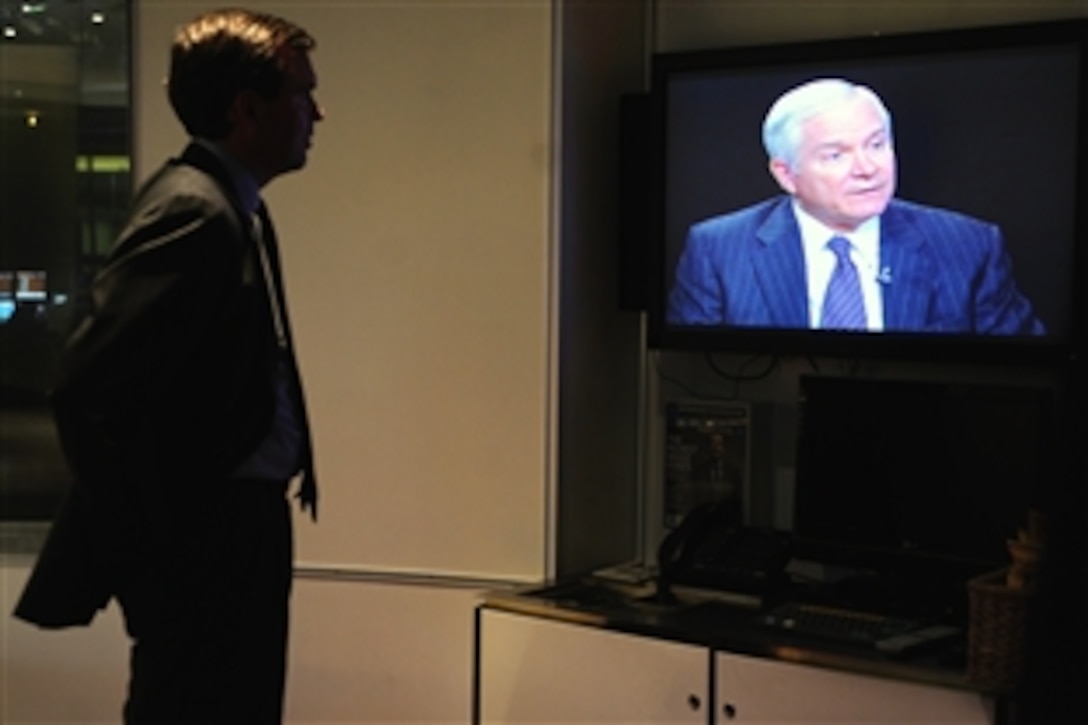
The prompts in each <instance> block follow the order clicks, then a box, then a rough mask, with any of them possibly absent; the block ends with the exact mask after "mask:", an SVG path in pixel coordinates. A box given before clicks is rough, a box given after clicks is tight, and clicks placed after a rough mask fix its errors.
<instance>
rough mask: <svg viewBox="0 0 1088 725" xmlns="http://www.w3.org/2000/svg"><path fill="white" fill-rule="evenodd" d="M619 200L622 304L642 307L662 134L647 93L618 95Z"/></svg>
mask: <svg viewBox="0 0 1088 725" xmlns="http://www.w3.org/2000/svg"><path fill="white" fill-rule="evenodd" d="M619 116H620V117H619V134H618V136H619V154H618V155H619V164H618V170H617V171H618V174H619V183H618V184H617V188H618V193H619V199H618V204H617V208H618V210H619V220H618V221H617V224H616V228H617V230H618V233H617V240H616V242H617V250H616V253H617V257H618V260H619V263H618V265H617V268H618V270H619V280H618V289H619V306H620V309H623V310H634V311H642V310H645V309H646V308H647V304H648V302H649V294H650V286H651V280H650V273H651V270H652V269H653V266H652V260H651V259H650V250H651V249H652V245H651V239H652V235H653V234H654V230H655V229H656V228H657V226H658V225H657V224H656V217H655V211H654V209H655V208H656V205H657V203H658V201H659V194H657V193H656V191H655V189H656V188H657V181H658V173H657V168H658V166H659V164H658V162H657V158H658V154H657V153H656V149H658V147H659V143H660V136H659V134H657V133H656V126H657V116H656V114H655V112H654V102H653V98H652V96H651V95H650V94H649V93H631V94H624V95H622V96H620V104H619Z"/></svg>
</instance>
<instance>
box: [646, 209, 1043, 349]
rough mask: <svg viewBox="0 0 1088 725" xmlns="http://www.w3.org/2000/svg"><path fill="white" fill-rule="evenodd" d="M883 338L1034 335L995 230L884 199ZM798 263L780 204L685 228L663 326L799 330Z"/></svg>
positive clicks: (791, 224) (792, 229) (789, 212)
mask: <svg viewBox="0 0 1088 725" xmlns="http://www.w3.org/2000/svg"><path fill="white" fill-rule="evenodd" d="M880 267H881V269H887V270H889V271H890V272H891V281H890V282H889V283H887V284H885V285H883V293H884V329H885V331H887V332H938V333H959V334H972V333H974V334H991V335H1042V334H1044V332H1045V329H1044V327H1043V323H1042V322H1041V321H1039V320H1038V319H1037V318H1036V316H1035V313H1034V312H1033V310H1032V306H1031V303H1030V302H1029V301H1028V300H1027V299H1026V298H1025V297H1024V296H1023V295H1022V294H1021V293H1020V292H1019V291H1018V290H1017V288H1016V284H1015V281H1014V280H1013V277H1012V267H1011V263H1010V261H1009V257H1008V254H1007V253H1006V252H1005V249H1004V243H1003V241H1002V238H1001V232H1000V230H999V229H998V228H997V227H996V226H995V225H993V224H988V223H985V222H982V221H979V220H977V219H972V218H970V217H967V216H965V215H963V214H958V213H956V212H951V211H946V210H942V209H935V208H932V207H925V206H921V205H919V204H914V203H911V202H906V201H902V200H898V199H893V200H892V201H891V203H890V204H888V207H887V208H886V209H885V210H884V214H883V215H882V217H881V242H880ZM806 284H807V283H806V277H805V260H804V253H803V251H802V249H801V234H800V230H799V229H798V226H797V221H796V219H795V217H794V214H793V209H792V207H791V204H790V198H789V197H788V196H778V197H775V198H772V199H769V200H767V201H764V202H761V203H759V204H755V205H754V206H750V207H747V208H745V209H741V210H739V211H737V212H734V213H731V214H725V215H722V216H717V217H713V218H711V219H708V220H706V221H703V222H699V223H697V224H695V225H694V226H692V228H691V230H690V231H689V233H688V238H687V244H686V246H685V249H684V252H683V254H682V255H681V257H680V261H679V263H678V265H677V268H676V280H675V284H674V286H673V288H672V290H671V291H670V294H669V300H668V311H667V320H668V322H669V323H670V324H677V325H712V326H713V325H737V326H751V327H779V328H807V327H808V326H809V315H808V301H807V297H808V295H807V294H806V289H807V288H806Z"/></svg>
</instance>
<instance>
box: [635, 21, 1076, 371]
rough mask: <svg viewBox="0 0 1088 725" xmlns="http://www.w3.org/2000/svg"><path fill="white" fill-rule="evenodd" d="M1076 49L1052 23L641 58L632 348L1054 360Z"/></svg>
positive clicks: (1068, 25) (1072, 166) (1066, 293)
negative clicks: (648, 112)
mask: <svg viewBox="0 0 1088 725" xmlns="http://www.w3.org/2000/svg"><path fill="white" fill-rule="evenodd" d="M1086 37H1088V23H1086V22H1085V21H1083V20H1070V21H1066V22H1050V23H1039V24H1032V25H1020V26H1015V27H1008V26H1002V27H990V28H979V29H970V30H954V31H942V32H930V33H919V34H910V35H898V36H883V37H881V36H874V37H866V38H855V39H843V40H833V41H820V42H808V43H799V44H786V45H773V46H764V47H749V48H731V49H722V50H716V51H698V52H685V53H672V54H660V55H657V56H655V57H654V62H653V86H652V89H651V97H652V99H653V108H654V112H655V113H656V114H659V115H658V116H657V117H656V119H655V123H654V124H653V126H654V128H655V133H654V135H655V136H657V137H658V140H659V141H660V143H659V144H655V145H654V148H655V149H656V153H657V154H658V155H659V157H658V158H657V159H656V163H655V164H654V167H655V169H656V174H655V175H656V176H658V179H657V181H658V183H657V190H656V193H655V194H654V197H655V198H656V200H657V201H658V202H659V203H658V204H655V209H654V214H653V219H652V227H653V229H654V231H653V233H652V244H651V247H652V249H651V254H650V255H649V257H650V270H649V274H648V277H649V282H650V285H651V290H650V293H649V296H648V297H649V299H648V301H647V307H648V313H649V322H650V341H651V345H653V346H655V347H659V348H666V349H704V350H735V351H756V352H784V353H798V354H820V353H826V354H840V353H841V354H850V355H877V356H903V357H914V356H919V355H920V356H923V357H934V358H942V359H947V358H961V357H977V358H982V359H990V360H1002V361H1005V360H1008V361H1014V360H1020V359H1027V360H1040V359H1045V358H1048V357H1049V358H1051V359H1060V358H1062V357H1067V356H1070V355H1072V354H1073V353H1074V352H1075V350H1076V348H1077V347H1078V346H1079V344H1080V338H1081V327H1082V322H1083V321H1082V319H1081V314H1080V313H1079V307H1080V305H1081V303H1082V302H1083V300H1082V299H1081V298H1080V297H1079V292H1078V288H1082V287H1084V285H1083V284H1078V279H1079V278H1080V276H1081V274H1082V271H1083V267H1084V264H1085V247H1086V245H1088V239H1086V236H1088V232H1086V227H1088V222H1086V220H1088V217H1086V213H1085V211H1084V210H1083V207H1084V205H1083V203H1082V200H1083V199H1084V198H1085V196H1086V193H1088V189H1086V188H1085V183H1086V174H1085V158H1086V151H1085V143H1084V139H1083V138H1082V137H1081V128H1082V127H1085V123H1084V122H1085V114H1084V108H1085V44H1086ZM772 109H773V110H772ZM836 237H837V238H839V239H838V241H837V242H835V243H832V242H831V240H832V239H833V238H836ZM836 244H839V245H842V246H838V247H836Z"/></svg>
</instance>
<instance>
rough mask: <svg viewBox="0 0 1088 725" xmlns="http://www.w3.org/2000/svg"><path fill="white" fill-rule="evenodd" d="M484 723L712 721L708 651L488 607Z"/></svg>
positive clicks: (483, 636)
mask: <svg viewBox="0 0 1088 725" xmlns="http://www.w3.org/2000/svg"><path fill="white" fill-rule="evenodd" d="M478 646H479V673H478V677H479V680H478V682H477V686H478V687H479V693H478V694H479V701H478V705H479V715H480V717H479V722H482V723H519V722H523V723H526V722H531V723H534V725H544V724H545V723H563V724H564V725H571V724H572V723H609V725H613V724H617V725H618V724H620V723H640V724H645V723H651V722H652V723H677V724H679V723H706V722H707V720H708V718H709V713H708V712H707V689H708V687H709V685H710V677H709V674H708V672H709V663H710V655H709V652H708V650H707V649H706V648H704V647H697V646H694V645H685V644H677V643H675V642H666V641H662V640H658V639H653V638H649V637H639V636H635V635H628V634H622V633H618V632H613V631H609V630H605V629H600V628H597V627H593V626H586V625H579V624H571V623H567V622H557V621H554V620H549V619H544V618H540V617H533V616H527V615H521V614H514V613H510V612H504V611H499V610H494V609H487V608H484V609H483V610H482V611H481V612H480V633H479V644H478Z"/></svg>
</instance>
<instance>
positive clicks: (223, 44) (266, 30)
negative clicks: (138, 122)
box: [168, 8, 316, 139]
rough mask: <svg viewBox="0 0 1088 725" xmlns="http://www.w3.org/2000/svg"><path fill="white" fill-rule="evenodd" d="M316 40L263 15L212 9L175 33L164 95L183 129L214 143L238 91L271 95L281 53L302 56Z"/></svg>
mask: <svg viewBox="0 0 1088 725" xmlns="http://www.w3.org/2000/svg"><path fill="white" fill-rule="evenodd" d="M315 45H316V41H315V40H314V39H313V37H312V36H310V34H309V33H307V32H306V31H305V30H303V29H302V28H300V27H299V26H297V25H295V24H294V23H291V22H290V21H287V20H284V19H283V18H280V17H276V16H275V15H270V14H267V13H256V12H251V11H248V10H242V9H238V8H228V9H224V10H215V11H212V12H209V13H206V14H204V15H201V16H199V17H197V18H195V19H194V20H192V21H191V22H189V23H188V24H186V25H184V26H182V27H181V28H179V29H178V31H177V34H176V35H175V36H174V43H173V45H172V47H171V49H170V77H169V81H168V92H169V95H170V105H171V106H173V108H174V113H176V114H177V117H178V119H179V120H180V121H181V123H182V125H183V126H184V127H185V130H186V131H188V132H189V134H190V135H192V136H202V137H205V138H209V139H220V138H223V137H224V136H226V135H227V134H228V133H229V132H230V121H229V118H228V114H229V110H230V106H231V104H232V103H233V102H234V99H235V97H236V96H237V95H238V94H239V93H240V92H242V91H245V90H253V91H255V92H257V93H259V94H261V95H262V96H265V97H268V98H270V97H272V96H274V95H276V93H278V92H279V90H280V86H281V85H282V84H283V79H284V58H283V50H284V49H294V50H298V51H302V52H308V51H310V50H312V49H313V48H314V46H315Z"/></svg>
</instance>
